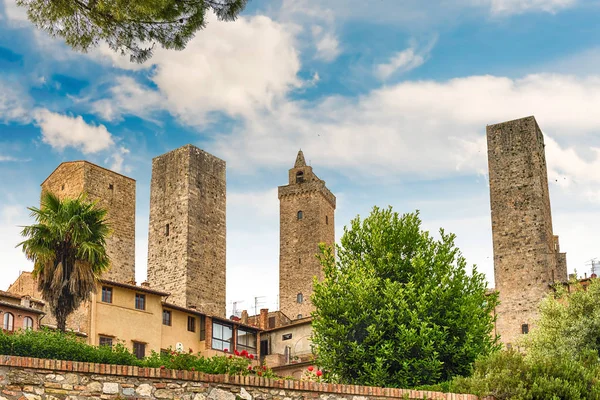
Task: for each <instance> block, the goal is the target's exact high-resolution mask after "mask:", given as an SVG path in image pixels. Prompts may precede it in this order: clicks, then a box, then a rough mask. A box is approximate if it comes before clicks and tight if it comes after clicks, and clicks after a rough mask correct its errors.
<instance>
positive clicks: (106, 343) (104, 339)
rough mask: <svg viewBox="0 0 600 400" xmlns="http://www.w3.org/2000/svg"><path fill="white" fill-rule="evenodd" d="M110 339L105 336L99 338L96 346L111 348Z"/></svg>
mask: <svg viewBox="0 0 600 400" xmlns="http://www.w3.org/2000/svg"><path fill="white" fill-rule="evenodd" d="M112 342H113V340H112V338H111V337H107V336H100V337H99V338H98V345H99V346H108V347H112Z"/></svg>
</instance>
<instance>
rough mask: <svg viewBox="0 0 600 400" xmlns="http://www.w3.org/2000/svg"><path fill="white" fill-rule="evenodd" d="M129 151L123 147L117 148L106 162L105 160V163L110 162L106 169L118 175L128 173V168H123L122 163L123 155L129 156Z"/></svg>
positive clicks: (123, 160)
mask: <svg viewBox="0 0 600 400" xmlns="http://www.w3.org/2000/svg"><path fill="white" fill-rule="evenodd" d="M129 153H130V152H129V149H127V148H125V147H122V146H121V147H119V148H117V149H116V150H115V151H113V154H112V155H111V157H110V158H108V159H107V160H105V162H107V163H108V162H111V164H110V166H109V167H108V168H109V169H111V170H112V171H115V172H119V173H123V172H129V171H130V168H128V167H126V166H125V167H124V166H123V163H124V162H125V155H127V154H129Z"/></svg>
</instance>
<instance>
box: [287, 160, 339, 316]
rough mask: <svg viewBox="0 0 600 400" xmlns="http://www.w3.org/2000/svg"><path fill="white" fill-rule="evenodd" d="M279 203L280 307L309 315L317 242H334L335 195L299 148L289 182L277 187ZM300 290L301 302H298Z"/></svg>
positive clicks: (319, 271) (316, 269) (318, 267)
mask: <svg viewBox="0 0 600 400" xmlns="http://www.w3.org/2000/svg"><path fill="white" fill-rule="evenodd" d="M298 173H301V174H302V182H298V181H297V174H298ZM279 204H280V207H279V235H280V239H279V240H280V244H279V246H280V247H279V309H280V310H281V311H282V312H283V313H284V314H285V315H286V316H288V317H289V318H291V319H297V318H298V316H300V315H301V316H302V317H308V316H310V313H311V312H312V311H313V310H314V307H313V305H312V304H311V301H310V296H311V294H312V292H313V277H315V276H317V277H319V278H320V277H322V269H321V265H320V263H319V261H318V259H317V257H316V254H317V253H318V252H319V243H321V242H323V243H326V244H328V245H333V244H334V242H335V220H334V218H335V196H334V195H333V194H332V193H331V192H330V191H329V189H327V187H326V186H325V182H324V181H322V180H321V179H319V178H318V177H317V176H316V175H315V174H314V173H313V171H312V167H310V166H307V165H306V163H305V161H304V155H303V154H302V152H301V151H300V152H299V153H298V157H297V159H296V163H295V165H294V168H292V169H290V171H289V184H288V185H286V186H280V187H279ZM299 211H301V212H302V218H301V219H299V218H298V212H299ZM299 293H302V297H303V301H302V303H298V302H297V295H298V294H299Z"/></svg>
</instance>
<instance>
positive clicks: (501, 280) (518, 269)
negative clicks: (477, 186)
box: [487, 117, 567, 343]
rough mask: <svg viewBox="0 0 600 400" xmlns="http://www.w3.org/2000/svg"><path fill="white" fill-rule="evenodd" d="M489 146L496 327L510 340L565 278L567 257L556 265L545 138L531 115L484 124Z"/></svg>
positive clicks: (502, 335) (527, 322) (508, 341)
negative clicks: (497, 298)
mask: <svg viewBox="0 0 600 400" xmlns="http://www.w3.org/2000/svg"><path fill="white" fill-rule="evenodd" d="M487 144H488V164H489V179H490V201H491V216H492V238H493V245H494V277H495V281H496V290H497V291H498V292H499V293H500V305H499V306H498V308H497V310H496V312H497V322H496V329H497V333H498V334H500V335H501V339H502V341H503V342H504V343H512V342H513V341H514V340H515V339H516V338H517V337H518V336H519V335H520V334H521V329H522V325H524V324H527V325H528V326H529V328H531V324H532V322H533V321H534V320H535V318H536V316H537V307H538V305H539V302H540V300H541V299H542V298H543V297H544V296H545V294H546V293H547V292H548V290H549V285H550V284H551V283H552V282H553V281H565V280H566V279H567V276H566V259H565V260H564V265H561V266H557V261H558V258H559V257H558V256H557V254H556V252H555V245H554V235H553V233H552V216H551V212H550V196H549V193H548V177H547V172H546V159H545V154H544V138H543V135H542V132H541V130H540V128H539V126H538V125H537V122H536V121H535V118H534V117H527V118H522V119H518V120H514V121H508V122H504V123H500V124H496V125H490V126H488V127H487ZM561 263H562V261H561Z"/></svg>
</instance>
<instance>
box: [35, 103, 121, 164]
mask: <svg viewBox="0 0 600 400" xmlns="http://www.w3.org/2000/svg"><path fill="white" fill-rule="evenodd" d="M35 120H36V123H37V125H39V127H40V129H41V131H42V140H43V141H44V143H47V144H49V145H50V146H52V147H53V148H55V149H58V150H63V149H65V148H66V147H74V148H76V149H79V150H81V151H82V152H83V153H84V154H90V153H97V152H99V151H102V150H106V149H108V148H109V147H111V146H113V145H114V141H113V139H112V136H111V134H110V133H109V132H108V130H107V129H106V127H105V126H104V125H90V124H88V123H86V122H85V121H84V120H83V118H82V117H81V116H77V117H71V116H68V115H62V114H57V113H53V112H50V111H48V110H45V109H40V110H37V111H36V113H35Z"/></svg>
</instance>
